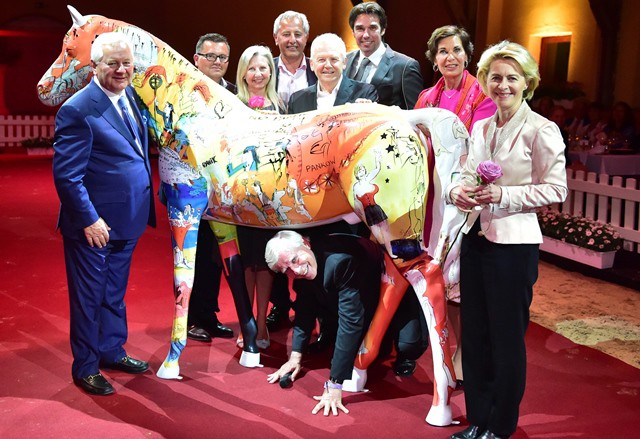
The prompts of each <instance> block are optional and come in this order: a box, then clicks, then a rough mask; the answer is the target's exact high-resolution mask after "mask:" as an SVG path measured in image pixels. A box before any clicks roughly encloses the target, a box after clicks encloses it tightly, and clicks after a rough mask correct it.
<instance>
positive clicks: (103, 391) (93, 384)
mask: <svg viewBox="0 0 640 439" xmlns="http://www.w3.org/2000/svg"><path fill="white" fill-rule="evenodd" d="M73 382H74V383H75V384H76V385H77V386H79V387H81V388H82V390H84V391H85V392H87V393H90V394H92V395H101V396H104V395H111V394H112V393H113V387H112V386H111V383H109V381H107V380H106V379H105V377H103V376H102V374H100V373H97V374H95V375H89V376H86V377H83V378H74V379H73Z"/></svg>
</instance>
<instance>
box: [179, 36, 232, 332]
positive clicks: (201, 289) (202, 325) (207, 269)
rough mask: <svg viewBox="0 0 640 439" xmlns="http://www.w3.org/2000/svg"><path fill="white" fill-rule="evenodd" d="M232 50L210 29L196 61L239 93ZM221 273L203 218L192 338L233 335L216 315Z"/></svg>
mask: <svg viewBox="0 0 640 439" xmlns="http://www.w3.org/2000/svg"><path fill="white" fill-rule="evenodd" d="M230 53H231V46H230V45H229V41H228V40H227V38H226V37H225V36H223V35H220V34H217V33H209V34H205V35H203V36H201V37H200V38H199V39H198V42H197V43H196V53H194V55H193V62H194V64H195V65H196V67H197V68H198V70H200V71H201V72H202V73H204V74H205V75H207V76H208V77H209V78H211V79H213V80H214V81H215V82H217V83H218V84H220V85H222V86H223V87H224V88H226V89H227V90H229V91H230V92H231V93H233V94H236V92H237V87H236V86H235V84H232V83H231V82H229V81H227V80H226V79H224V75H225V73H227V68H228V67H229V54H230ZM221 275H222V262H221V260H220V252H219V251H218V243H217V242H216V239H215V236H214V234H213V231H212V230H211V227H210V226H209V221H206V220H203V221H200V226H199V228H198V247H197V249H196V265H195V275H194V279H193V289H192V290H191V298H190V299H189V316H188V319H187V320H188V325H189V329H188V330H187V338H189V339H190V340H196V341H202V342H210V341H211V337H222V338H231V337H233V331H232V330H231V329H230V328H228V327H227V326H225V325H223V324H222V323H220V321H219V320H218V316H217V315H216V313H217V312H218V311H220V308H219V306H218V296H219V294H220V276H221Z"/></svg>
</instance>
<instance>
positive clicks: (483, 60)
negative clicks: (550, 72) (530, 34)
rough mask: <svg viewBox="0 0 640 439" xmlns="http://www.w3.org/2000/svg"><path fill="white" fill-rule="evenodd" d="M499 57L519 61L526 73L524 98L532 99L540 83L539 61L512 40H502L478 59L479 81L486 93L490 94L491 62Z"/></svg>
mask: <svg viewBox="0 0 640 439" xmlns="http://www.w3.org/2000/svg"><path fill="white" fill-rule="evenodd" d="M497 59H512V60H514V61H515V62H517V63H518V65H519V66H520V68H521V69H522V72H523V73H524V80H525V82H526V84H527V88H526V89H525V90H524V92H523V93H522V97H523V99H526V100H531V98H532V97H533V92H534V91H535V90H536V88H538V84H539V83H540V73H539V72H538V63H537V62H536V60H535V59H533V56H531V54H530V53H529V51H528V50H527V49H525V48H524V47H523V46H521V45H520V44H518V43H513V42H511V41H507V40H504V41H500V42H499V43H498V44H495V45H493V46H491V47H489V48H488V49H487V50H485V51H484V53H483V54H482V56H481V57H480V61H478V74H477V78H478V82H479V83H480V85H481V86H482V91H484V94H486V95H487V96H489V92H488V90H487V77H488V75H489V68H490V67H491V63H492V62H494V61H495V60H497Z"/></svg>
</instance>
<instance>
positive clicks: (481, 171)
mask: <svg viewBox="0 0 640 439" xmlns="http://www.w3.org/2000/svg"><path fill="white" fill-rule="evenodd" d="M476 173H477V174H478V175H477V176H476V178H477V180H478V186H481V185H487V184H491V183H493V182H495V181H496V180H497V179H499V178H500V177H502V175H503V174H502V168H501V167H500V165H498V164H497V163H494V162H492V161H491V160H485V161H484V162H482V163H480V164H479V165H478V167H477V168H476Z"/></svg>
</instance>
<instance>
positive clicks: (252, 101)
mask: <svg viewBox="0 0 640 439" xmlns="http://www.w3.org/2000/svg"><path fill="white" fill-rule="evenodd" d="M249 107H250V108H253V109H254V110H255V109H260V108H262V107H264V97H262V96H251V97H250V98H249Z"/></svg>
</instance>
